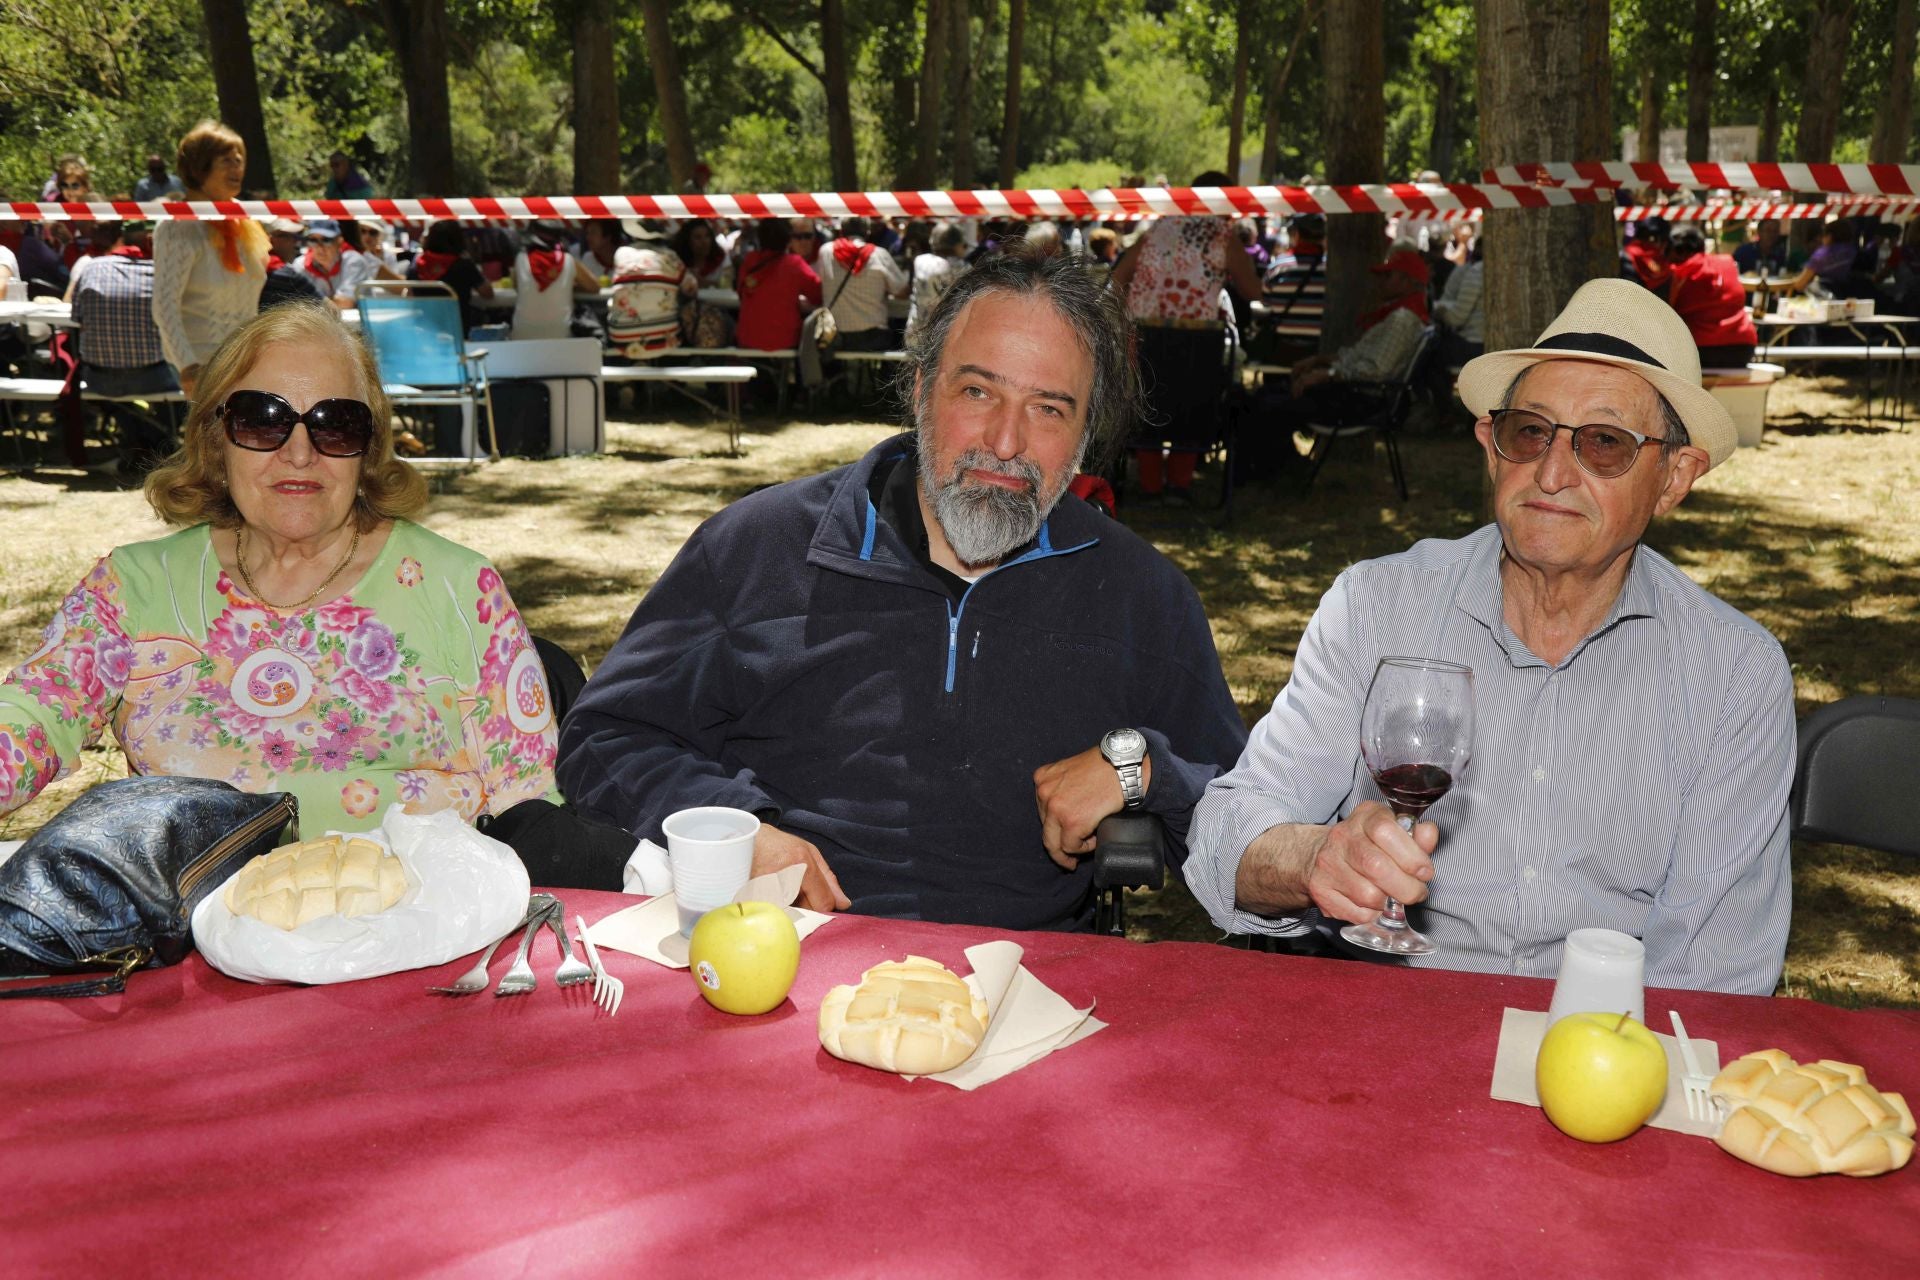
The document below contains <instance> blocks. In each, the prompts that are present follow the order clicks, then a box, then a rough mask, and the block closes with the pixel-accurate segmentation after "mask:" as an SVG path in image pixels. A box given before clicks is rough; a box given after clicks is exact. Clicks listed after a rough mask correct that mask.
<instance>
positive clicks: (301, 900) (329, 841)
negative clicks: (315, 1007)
mask: <svg viewBox="0 0 1920 1280" xmlns="http://www.w3.org/2000/svg"><path fill="white" fill-rule="evenodd" d="M406 891H407V876H406V872H404V871H402V870H401V869H400V859H398V858H396V857H394V856H393V854H392V853H390V852H389V851H388V850H387V848H386V846H384V845H382V844H380V843H378V842H377V841H373V840H365V839H360V838H358V837H348V836H324V837H322V838H321V839H318V840H308V841H305V842H304V843H301V844H290V845H287V846H286V847H284V848H281V849H275V850H274V851H273V852H271V853H263V854H261V855H260V856H259V857H257V858H255V859H254V860H253V861H251V862H249V863H248V864H247V865H246V866H244V867H242V868H240V873H239V874H238V875H236V876H234V878H233V879H232V881H230V882H229V883H228V885H227V897H226V902H227V910H229V911H231V912H233V914H235V915H237V916H252V917H253V918H254V919H256V920H258V921H260V923H262V924H270V925H272V926H273V927H274V928H276V929H298V928H299V927H300V926H301V925H303V924H306V923H308V922H309V921H313V920H318V919H319V918H320V917H322V916H369V915H376V914H378V913H380V912H382V911H385V910H386V909H387V908H388V907H391V906H392V905H393V904H394V903H396V902H398V901H400V897H401V895H402V894H404V893H405V892H406Z"/></svg>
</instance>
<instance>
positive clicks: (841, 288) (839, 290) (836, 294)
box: [827, 268, 853, 311]
mask: <svg viewBox="0 0 1920 1280" xmlns="http://www.w3.org/2000/svg"><path fill="white" fill-rule="evenodd" d="M842 270H845V268H842ZM852 283H853V272H851V271H848V272H847V274H845V275H843V276H841V277H840V283H839V284H838V285H837V286H835V288H834V290H833V296H832V297H831V298H828V299H827V310H829V311H831V310H833V304H834V303H836V302H838V301H840V295H841V294H843V293H845V292H846V291H847V286H848V285H850V284H852Z"/></svg>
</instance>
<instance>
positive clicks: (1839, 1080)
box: [1713, 1049, 1914, 1178]
mask: <svg viewBox="0 0 1920 1280" xmlns="http://www.w3.org/2000/svg"><path fill="white" fill-rule="evenodd" d="M1713 1092H1714V1093H1715V1095H1717V1096H1718V1097H1720V1098H1721V1099H1722V1100H1724V1101H1725V1102H1726V1104H1727V1105H1728V1106H1729V1107H1731V1108H1732V1111H1731V1113H1730V1114H1729V1115H1728V1116H1727V1122H1726V1124H1725V1125H1724V1126H1723V1127H1722V1128H1721V1130H1720V1135H1719V1137H1717V1138H1715V1139H1714V1141H1715V1142H1717V1143H1719V1144H1720V1147H1721V1149H1722V1150H1724V1151H1727V1152H1729V1153H1730V1154H1732V1155H1735V1156H1738V1157H1739V1158H1740V1159H1742V1160H1745V1161H1746V1162H1747V1163H1748V1164H1752V1165H1758V1166H1759V1167H1760V1168H1762V1169H1768V1170H1771V1171H1772V1172H1774V1173H1780V1174H1785V1175H1787V1176H1788V1177H1791V1178H1807V1177H1812V1176H1813V1175H1814V1174H1817V1173H1845V1174H1850V1175H1852V1176H1853V1177H1856V1178H1867V1177H1872V1176H1873V1175H1875V1174H1880V1173H1887V1172H1890V1171H1891V1170H1894V1169H1898V1168H1900V1167H1901V1166H1902V1165H1904V1164H1906V1163H1907V1161H1908V1160H1910V1159H1912V1158H1913V1138H1914V1124H1913V1112H1912V1111H1911V1110H1909V1109H1908V1107H1907V1102H1906V1099H1905V1098H1903V1097H1901V1096H1900V1095H1899V1094H1897V1093H1881V1092H1880V1091H1879V1090H1878V1089H1876V1088H1874V1087H1873V1086H1872V1085H1871V1084H1869V1083H1867V1073H1866V1072H1865V1071H1863V1070H1862V1069H1861V1068H1859V1067H1857V1066H1855V1065H1854V1064H1852V1063H1850V1062H1835V1061H1833V1060H1832V1059H1830V1058H1823V1059H1821V1060H1820V1061H1819V1062H1809V1063H1799V1062H1795V1061H1794V1060H1793V1059H1792V1058H1790V1057H1788V1056H1787V1055H1786V1054H1785V1053H1784V1052H1782V1051H1781V1050H1779V1049H1762V1050H1761V1051H1760V1052H1758V1053H1750V1054H1748V1055H1747V1056H1746V1057H1744V1058H1738V1059H1736V1060H1734V1061H1733V1062H1730V1063H1728V1064H1727V1066H1726V1067H1724V1068H1723V1069H1722V1070H1721V1072H1720V1074H1719V1075H1717V1076H1715V1077H1714V1078H1713Z"/></svg>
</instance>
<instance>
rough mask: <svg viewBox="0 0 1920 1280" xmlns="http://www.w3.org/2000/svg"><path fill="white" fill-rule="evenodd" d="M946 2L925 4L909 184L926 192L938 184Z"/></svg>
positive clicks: (935, 0)
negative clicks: (915, 137) (924, 40)
mask: <svg viewBox="0 0 1920 1280" xmlns="http://www.w3.org/2000/svg"><path fill="white" fill-rule="evenodd" d="M948 25H949V23H948V19H947V0H927V38H926V42H925V43H924V44H923V45H922V46H921V53H920V114H919V118H918V119H917V120H916V121H915V131H916V133H917V134H918V135H919V141H918V144H917V145H916V146H915V147H914V153H913V182H914V185H915V186H916V187H918V188H920V189H921V190H926V191H930V190H932V189H934V188H935V187H937V186H939V184H940V99H941V98H942V97H943V96H944V95H945V93H946V89H947V41H948V40H949V39H951V38H952V35H953V33H952V32H951V31H949V30H948V29H947V27H948Z"/></svg>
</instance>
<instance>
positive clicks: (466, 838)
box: [193, 804, 531, 985]
mask: <svg viewBox="0 0 1920 1280" xmlns="http://www.w3.org/2000/svg"><path fill="white" fill-rule="evenodd" d="M353 834H356V835H361V836H365V837H367V838H370V839H375V840H379V841H381V842H382V843H384V844H385V845H386V846H387V847H388V848H389V849H391V850H393V852H394V854H395V856H397V857H398V858H399V859H400V863H401V865H402V866H403V867H404V868H405V869H406V872H407V891H406V893H405V894H404V895H402V896H401V899H400V901H399V902H398V903H396V904H394V905H393V906H392V907H389V908H388V909H387V910H385V911H382V912H380V913H379V914H378V915H371V916H357V917H354V918H352V919H348V918H346V917H344V916H322V917H321V918H320V919H318V920H314V921H310V922H309V923H307V924H304V925H302V926H300V927H299V928H298V929H293V930H286V929H276V928H274V927H273V926H272V925H270V924H262V923H261V922H260V921H258V920H255V919H254V918H253V917H251V916H236V915H234V914H233V912H231V911H229V910H227V893H226V885H225V884H224V883H223V884H222V885H221V886H220V887H219V888H218V889H216V890H214V891H213V892H212V893H210V894H208V895H207V897H206V899H205V900H204V901H202V902H201V903H200V905H199V906H198V907H196V908H194V912H193V941H194V945H195V946H197V947H198V948H199V949H200V954H202V955H204V956H205V957H206V958H207V963H209V964H211V965H212V966H213V967H214V968H216V969H218V970H219V971H220V972H222V973H224V974H226V975H227V976H228V977H230V978H240V979H242V980H244V981H247V982H304V983H310V984H315V985H318V984H321V983H329V982H353V981H356V980H358V979H360V978H377V977H379V976H380V975H381V974H384V973H399V972H400V971H401V970H403V969H423V968H429V967H431V966H434V965H441V964H445V963H447V961H449V960H454V959H457V958H459V957H460V956H464V955H467V954H468V953H470V952H474V951H478V950H479V949H480V948H481V947H484V946H486V945H487V944H488V943H489V942H492V941H493V940H494V939H495V938H499V937H502V936H504V935H505V934H506V933H508V932H509V931H510V930H511V929H512V928H513V927H514V925H516V924H518V923H519V922H520V919H521V917H522V916H524V915H525V914H526V911H527V895H528V893H529V891H530V889H531V885H530V884H529V883H528V880H527V869H526V867H525V865H523V864H522V863H521V861H520V858H519V856H518V855H517V854H515V853H514V851H513V850H512V849H509V848H508V847H507V846H506V845H504V844H501V843H500V842H499V841H498V840H494V839H492V838H490V837H488V836H483V835H481V834H480V833H479V832H478V831H475V830H474V829H473V828H472V827H470V826H468V825H467V824H466V823H464V822H462V821H461V820H460V816H459V815H458V814H456V813H453V812H451V811H450V810H443V811H441V812H439V813H430V814H409V813H407V812H405V811H404V810H403V809H402V808H401V806H399V805H397V804H396V805H393V806H391V807H389V808H388V810H387V816H386V817H385V819H383V820H382V821H381V823H380V829H379V830H378V831H367V832H355V833H353Z"/></svg>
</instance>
